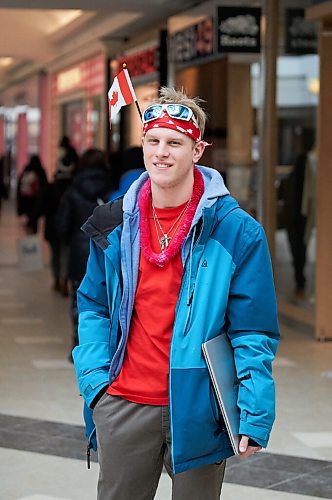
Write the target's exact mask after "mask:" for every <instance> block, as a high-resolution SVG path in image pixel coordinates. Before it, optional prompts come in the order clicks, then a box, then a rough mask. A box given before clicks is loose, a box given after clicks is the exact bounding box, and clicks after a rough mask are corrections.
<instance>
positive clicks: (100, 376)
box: [73, 241, 111, 406]
mask: <svg viewBox="0 0 332 500" xmlns="http://www.w3.org/2000/svg"><path fill="white" fill-rule="evenodd" d="M77 304H78V311H79V324H78V336H79V345H78V346H77V347H75V349H74V350H73V359H74V366H75V370H76V375H77V379H78V385H79V389H80V392H81V394H82V396H83V397H84V399H85V401H86V403H87V405H88V406H90V405H91V403H92V401H93V400H94V398H95V397H96V395H97V394H98V393H99V392H100V391H101V389H102V388H103V387H105V386H106V385H108V384H109V367H110V363H111V359H110V348H109V344H110V342H109V339H110V315H109V307H108V298H107V291H106V281H105V262H104V254H103V251H102V250H101V249H100V248H99V247H98V246H97V245H96V244H95V243H94V242H93V241H91V242H90V256H89V259H88V264H87V271H86V275H85V277H84V279H83V281H82V283H81V285H80V287H79V289H78V291H77Z"/></svg>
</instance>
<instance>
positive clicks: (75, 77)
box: [57, 67, 82, 93]
mask: <svg viewBox="0 0 332 500" xmlns="http://www.w3.org/2000/svg"><path fill="white" fill-rule="evenodd" d="M81 83H82V73H81V68H80V67H76V68H72V69H69V70H68V71H64V72H63V73H60V74H59V75H58V78H57V91H58V92H59V93H62V92H67V91H68V90H72V89H75V88H77V87H79V86H80V85H81Z"/></svg>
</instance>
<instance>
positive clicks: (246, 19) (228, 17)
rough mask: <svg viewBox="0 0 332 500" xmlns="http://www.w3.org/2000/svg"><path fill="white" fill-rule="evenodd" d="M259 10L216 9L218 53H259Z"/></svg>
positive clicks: (245, 8)
mask: <svg viewBox="0 0 332 500" xmlns="http://www.w3.org/2000/svg"><path fill="white" fill-rule="evenodd" d="M260 39H261V9H259V8H251V7H248V8H247V7H218V52H253V53H255V52H256V53H258V52H260V48H261V42H260Z"/></svg>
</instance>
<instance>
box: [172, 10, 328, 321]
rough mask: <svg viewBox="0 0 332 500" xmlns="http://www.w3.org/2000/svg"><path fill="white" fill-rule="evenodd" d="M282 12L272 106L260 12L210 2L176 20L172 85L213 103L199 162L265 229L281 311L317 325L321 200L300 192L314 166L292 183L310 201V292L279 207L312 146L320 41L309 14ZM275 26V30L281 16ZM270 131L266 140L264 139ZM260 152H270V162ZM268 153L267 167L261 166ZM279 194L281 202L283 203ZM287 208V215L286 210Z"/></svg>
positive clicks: (307, 267)
mask: <svg viewBox="0 0 332 500" xmlns="http://www.w3.org/2000/svg"><path fill="white" fill-rule="evenodd" d="M220 3H222V2H220ZM229 4H230V3H228V5H229ZM282 7H283V10H282V12H283V14H282V15H281V16H280V21H279V26H278V27H277V28H276V32H277V34H276V40H277V43H276V52H275V57H276V70H275V72H274V74H273V79H274V83H275V96H274V98H275V104H273V102H272V100H271V101H269V102H264V99H263V96H264V94H265V93H266V87H267V86H268V84H270V82H267V80H266V79H265V80H264V78H266V75H264V66H266V63H267V58H270V59H271V54H268V55H267V53H266V46H267V44H268V43H269V42H270V40H268V41H267V40H266V38H265V37H266V24H265V15H266V12H265V11H261V9H259V8H251V7H246V6H244V7H229V6H223V5H221V6H220V5H217V2H210V3H205V4H204V10H203V8H202V7H197V8H195V9H192V10H190V11H188V12H186V13H185V14H186V15H181V16H174V17H172V18H170V19H169V22H168V30H169V33H170V40H171V51H170V61H171V66H172V74H173V82H174V84H175V85H176V86H177V87H181V86H183V87H185V89H186V90H187V91H188V92H189V94H191V95H199V96H201V97H202V98H203V99H205V100H206V101H207V105H206V108H207V111H208V115H209V120H208V126H207V129H206V133H205V138H206V140H207V141H209V142H211V143H212V144H213V146H212V147H211V148H207V150H206V153H204V157H203V158H202V163H203V164H205V165H211V166H213V167H214V168H216V169H218V170H219V171H220V172H221V173H223V175H224V177H225V178H226V181H227V185H228V187H229V189H230V191H231V194H232V195H233V196H235V197H236V198H237V200H238V201H239V203H240V205H241V206H242V207H243V208H244V209H245V210H247V211H248V212H249V213H251V214H252V215H253V216H254V217H257V218H258V219H259V220H261V221H262V222H263V224H264V226H265V229H266V232H267V235H268V238H269V243H270V245H271V251H272V255H273V257H274V270H275V276H276V284H277V292H278V300H279V310H280V312H281V314H283V315H285V316H288V317H291V318H293V319H296V320H300V321H303V322H304V323H306V324H308V325H309V326H311V327H312V326H313V325H314V322H315V304H316V296H315V294H316V287H315V264H316V251H315V246H316V229H315V223H314V221H313V219H312V213H313V212H314V208H315V207H314V202H315V201H314V200H309V198H310V196H311V193H313V191H314V189H313V190H311V191H310V189H309V190H307V191H306V192H304V191H303V188H304V178H305V174H304V169H307V167H308V163H307V162H305V164H304V166H303V167H302V168H303V171H302V174H301V175H300V179H299V180H296V186H295V191H296V192H297V193H299V191H300V190H301V197H302V195H303V199H301V203H298V205H299V204H301V208H299V210H301V209H302V202H303V207H304V204H305V203H304V202H305V200H307V201H308V204H307V208H306V209H305V208H303V210H307V213H306V215H305V216H304V217H303V220H305V222H306V227H304V232H305V236H304V235H302V239H304V238H305V260H304V266H305V271H304V272H305V276H306V279H305V282H304V285H303V282H302V283H300V282H299V286H298V284H297V283H296V280H295V275H296V268H298V267H299V261H300V260H301V259H302V260H303V252H302V257H301V255H300V252H299V251H298V252H297V256H296V257H294V255H293V250H294V240H293V236H291V238H290V237H289V232H288V226H287V227H286V225H285V220H284V219H285V216H286V218H287V219H288V221H289V219H290V217H289V213H288V216H287V213H286V214H285V211H284V207H282V206H281V205H282V203H283V202H284V200H283V199H282V196H283V194H282V193H281V189H280V190H279V189H278V186H280V185H281V184H282V183H283V184H284V185H285V184H286V182H284V181H287V183H288V186H289V184H290V183H293V182H294V175H293V174H292V172H293V171H294V167H295V164H296V161H297V159H298V157H299V156H300V155H301V154H302V153H306V154H307V155H308V152H309V150H313V148H314V143H315V135H316V111H317V105H318V100H319V98H318V85H317V82H318V65H319V59H318V57H317V55H315V51H316V50H317V36H316V27H315V26H314V25H313V24H310V23H306V22H305V20H304V10H303V9H288V8H287V6H286V4H283V5H282ZM203 12H204V15H203ZM207 12H209V15H208V16H207ZM270 14H271V13H270ZM273 22H274V24H275V18H274V21H273ZM262 47H263V48H262ZM272 73H273V71H271V73H270V74H272ZM271 78H272V77H271ZM272 87H273V85H272V86H271V89H272ZM274 106H275V109H274V118H272V121H273V120H275V125H274V126H273V127H274V128H272V127H271V123H272V121H271V122H270V123H269V124H268V125H267V123H266V122H265V121H264V118H263V112H264V110H267V112H268V114H269V115H270V116H271V117H272V116H273V113H272V111H271V110H272V108H273V107H274ZM267 129H268V130H269V134H270V137H267V135H266V130H267ZM274 133H275V141H276V154H275V157H273V158H272V156H273V155H272V146H271V142H270V138H271V137H272V135H273V134H274ZM267 145H270V146H271V151H268V152H267V151H266V148H267V147H270V146H267ZM262 146H264V148H265V153H268V154H267V155H266V156H265V155H264V148H263V147H262ZM268 155H270V158H271V168H270V167H268V165H267V164H266V163H265V160H264V159H265V158H266V157H267V156H268ZM308 158H309V157H308V156H307V157H306V161H307V160H308ZM311 158H312V159H313V158H314V152H313V154H312V156H310V159H311ZM308 168H309V167H308ZM291 174H292V175H291ZM268 175H269V176H270V177H269V182H268V183H267V184H264V182H263V181H262V179H263V178H264V177H265V178H267V176H268ZM301 176H302V177H301ZM312 178H313V177H311V179H312ZM301 179H302V187H301V186H300V183H301ZM289 180H290V182H288V181H289ZM306 182H308V181H306ZM268 184H269V187H268V189H267V185H268ZM281 187H282V186H281ZM287 189H288V188H287ZM303 193H304V194H303ZM277 196H280V198H281V199H279V200H278V204H277V203H276V199H277ZM263 197H264V198H265V204H263V203H262V198H263ZM293 199H294V197H293ZM266 201H267V202H266ZM287 209H288V212H289V207H288V208H287ZM281 211H283V214H280V212H281ZM309 212H310V213H309ZM291 213H293V212H291ZM262 214H263V216H264V217H262ZM299 217H302V215H301V216H299ZM282 219H283V220H282ZM288 225H289V224H288ZM297 237H298V236H297ZM297 242H298V240H296V241H295V252H296V251H297Z"/></svg>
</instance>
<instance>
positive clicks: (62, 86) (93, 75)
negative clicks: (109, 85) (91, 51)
mask: <svg viewBox="0 0 332 500" xmlns="http://www.w3.org/2000/svg"><path fill="white" fill-rule="evenodd" d="M104 88H105V61H104V56H103V55H99V56H96V57H94V58H92V59H88V60H86V61H83V62H81V63H80V64H78V65H76V66H73V67H71V68H68V69H66V70H64V71H61V72H60V73H58V74H57V75H55V77H54V92H55V94H56V95H62V94H65V93H68V92H72V91H74V90H78V89H84V90H86V91H87V92H89V93H90V94H93V95H97V94H102V93H103V92H104Z"/></svg>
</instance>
